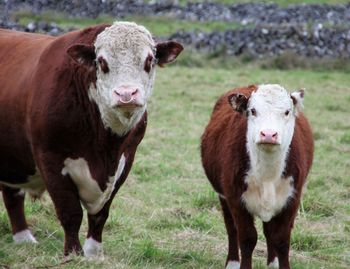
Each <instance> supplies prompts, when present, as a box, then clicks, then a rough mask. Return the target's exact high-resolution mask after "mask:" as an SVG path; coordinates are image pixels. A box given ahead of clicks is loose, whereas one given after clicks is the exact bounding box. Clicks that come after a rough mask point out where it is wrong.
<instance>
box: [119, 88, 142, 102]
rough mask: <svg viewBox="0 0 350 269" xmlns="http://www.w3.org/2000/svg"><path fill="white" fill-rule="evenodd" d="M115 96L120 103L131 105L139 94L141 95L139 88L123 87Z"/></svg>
mask: <svg viewBox="0 0 350 269" xmlns="http://www.w3.org/2000/svg"><path fill="white" fill-rule="evenodd" d="M114 93H115V95H116V96H117V97H118V99H119V100H118V101H119V102H120V103H123V104H128V103H131V102H132V101H134V100H135V98H136V96H137V94H138V93H139V89H137V88H129V87H121V88H118V89H117V90H115V91H114Z"/></svg>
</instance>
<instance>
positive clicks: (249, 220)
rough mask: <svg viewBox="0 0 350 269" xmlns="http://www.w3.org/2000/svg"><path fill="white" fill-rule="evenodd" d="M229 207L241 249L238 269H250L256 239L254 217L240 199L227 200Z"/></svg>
mask: <svg viewBox="0 0 350 269" xmlns="http://www.w3.org/2000/svg"><path fill="white" fill-rule="evenodd" d="M229 207H230V210H231V214H232V216H233V219H234V223H235V224H236V229H237V232H238V242H239V246H240V249H241V266H240V269H252V254H253V250H254V248H255V246H256V243H257V241H258V234H257V231H256V229H255V226H254V217H253V216H252V215H251V214H250V213H249V212H248V211H247V210H246V209H245V208H244V205H243V204H242V203H241V202H240V201H236V203H234V202H232V201H231V202H229Z"/></svg>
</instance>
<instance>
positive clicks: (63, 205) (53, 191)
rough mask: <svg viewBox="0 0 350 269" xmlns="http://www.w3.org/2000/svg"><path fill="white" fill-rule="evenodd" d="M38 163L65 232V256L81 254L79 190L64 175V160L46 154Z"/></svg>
mask: <svg viewBox="0 0 350 269" xmlns="http://www.w3.org/2000/svg"><path fill="white" fill-rule="evenodd" d="M37 163H38V166H39V168H40V172H41V175H42V177H43V180H44V181H45V184H46V187H47V190H48V192H49V194H50V196H51V199H52V201H53V204H54V206H55V209H56V214H57V217H58V219H59V220H60V222H61V225H62V227H63V230H64V236H65V240H64V255H68V254H70V253H72V252H76V253H81V251H82V248H81V245H80V242H79V236H78V234H79V229H80V225H81V222H82V218H83V210H82V208H81V205H80V199H79V194H78V190H77V188H76V186H75V185H74V183H73V181H72V179H71V177H70V176H69V175H67V174H64V173H62V169H63V158H61V157H60V156H57V155H55V154H49V153H45V154H41V155H39V157H38V160H37Z"/></svg>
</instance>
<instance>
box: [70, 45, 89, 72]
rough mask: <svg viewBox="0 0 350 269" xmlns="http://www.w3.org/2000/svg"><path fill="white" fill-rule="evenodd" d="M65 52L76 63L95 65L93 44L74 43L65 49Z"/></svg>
mask: <svg viewBox="0 0 350 269" xmlns="http://www.w3.org/2000/svg"><path fill="white" fill-rule="evenodd" d="M67 54H68V55H69V56H70V57H71V58H72V59H73V61H74V62H76V63H78V64H82V65H86V66H88V67H91V66H94V65H95V59H96V54H95V48H94V46H90V45H85V44H75V45H72V46H70V47H69V48H68V49H67Z"/></svg>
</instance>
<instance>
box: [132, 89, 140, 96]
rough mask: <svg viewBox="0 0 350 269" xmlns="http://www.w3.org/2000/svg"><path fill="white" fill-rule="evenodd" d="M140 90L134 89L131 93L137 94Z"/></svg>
mask: <svg viewBox="0 0 350 269" xmlns="http://www.w3.org/2000/svg"><path fill="white" fill-rule="evenodd" d="M138 92H139V89H136V90H134V91H133V92H132V93H131V95H135V94H137V93H138Z"/></svg>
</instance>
